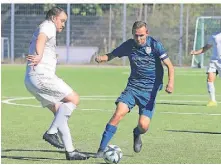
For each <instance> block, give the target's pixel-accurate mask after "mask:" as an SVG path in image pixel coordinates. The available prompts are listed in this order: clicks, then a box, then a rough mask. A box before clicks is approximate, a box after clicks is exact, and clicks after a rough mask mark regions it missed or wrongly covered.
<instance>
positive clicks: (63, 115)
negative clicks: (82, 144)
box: [51, 102, 76, 152]
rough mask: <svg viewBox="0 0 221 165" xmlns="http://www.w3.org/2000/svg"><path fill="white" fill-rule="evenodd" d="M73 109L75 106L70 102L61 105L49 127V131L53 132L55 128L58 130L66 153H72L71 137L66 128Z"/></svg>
mask: <svg viewBox="0 0 221 165" xmlns="http://www.w3.org/2000/svg"><path fill="white" fill-rule="evenodd" d="M75 108H76V105H74V104H73V103H70V102H68V103H63V104H61V105H60V107H59V109H58V111H57V113H56V116H55V119H54V121H53V123H52V125H51V130H54V129H55V128H56V129H58V130H59V132H60V134H61V139H62V141H63V144H64V147H65V150H66V151H67V152H72V151H74V146H73V143H72V137H71V133H70V129H69V127H68V119H69V117H70V116H71V114H72V112H73V110H74V109H75Z"/></svg>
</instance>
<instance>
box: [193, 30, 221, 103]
mask: <svg viewBox="0 0 221 165" xmlns="http://www.w3.org/2000/svg"><path fill="white" fill-rule="evenodd" d="M211 47H212V48H213V51H212V56H211V57H210V62H209V66H208V69H207V75H208V76H207V88H208V92H209V95H210V101H209V102H208V104H207V106H217V102H216V97H215V86H214V81H215V79H216V75H217V74H219V77H220V78H221V32H216V33H214V34H213V35H211V36H210V38H209V41H208V43H207V44H206V45H205V46H204V47H202V48H201V49H199V50H192V51H191V54H192V55H199V54H201V53H204V52H206V51H207V50H209V49H210V48H211Z"/></svg>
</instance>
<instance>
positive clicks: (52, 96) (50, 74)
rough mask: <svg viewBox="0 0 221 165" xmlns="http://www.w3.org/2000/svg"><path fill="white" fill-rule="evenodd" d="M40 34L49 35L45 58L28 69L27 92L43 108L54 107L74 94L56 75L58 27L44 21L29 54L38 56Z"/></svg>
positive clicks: (34, 36)
mask: <svg viewBox="0 0 221 165" xmlns="http://www.w3.org/2000/svg"><path fill="white" fill-rule="evenodd" d="M40 33H44V34H46V35H47V38H48V39H47V42H46V44H45V47H44V52H43V57H42V59H41V61H40V63H38V65H37V66H35V67H34V70H33V67H30V66H28V65H27V67H26V75H25V86H26V88H27V90H28V91H29V92H30V93H31V94H32V95H33V96H35V98H36V99H37V100H38V101H40V102H41V104H42V106H43V107H46V106H48V105H54V104H56V103H58V102H60V101H61V100H62V99H63V98H64V97H66V96H67V95H69V94H70V93H72V89H71V87H70V86H69V85H68V84H66V83H65V82H64V81H63V80H62V79H60V78H58V77H57V76H56V74H55V70H56V64H57V58H56V53H55V47H56V27H55V25H54V23H53V22H51V21H47V20H46V21H44V22H42V24H40V25H39V27H38V28H37V29H36V31H35V32H34V34H33V36H32V40H31V43H30V47H29V54H33V55H36V40H37V37H38V35H39V34H40ZM28 63H29V62H28Z"/></svg>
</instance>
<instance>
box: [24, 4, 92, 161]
mask: <svg viewBox="0 0 221 165" xmlns="http://www.w3.org/2000/svg"><path fill="white" fill-rule="evenodd" d="M66 20H67V14H66V12H65V11H64V10H63V9H62V8H59V7H54V8H52V9H51V10H49V11H48V12H47V15H46V20H45V21H43V22H42V23H41V24H40V25H39V27H38V28H37V29H36V31H35V32H34V34H33V36H32V39H31V42H30V47H29V55H27V57H26V59H27V61H28V62H27V67H26V75H25V86H26V88H27V90H28V91H29V92H30V93H31V94H32V95H34V96H35V98H36V99H37V100H38V101H40V102H41V104H42V106H43V107H47V108H48V109H49V110H51V111H52V112H53V113H54V116H55V117H54V120H53V122H52V124H51V127H50V128H49V129H48V130H47V131H46V132H45V134H44V135H43V139H44V140H45V141H47V142H49V143H50V144H51V145H53V146H55V147H57V148H65V150H66V152H65V153H66V159H67V160H85V159H88V156H87V155H85V154H83V153H80V152H78V151H77V150H76V149H75V148H74V147H73V144H72V137H71V133H70V129H69V127H68V119H69V118H70V116H71V114H72V112H73V110H74V109H76V107H77V105H78V103H79V96H78V94H77V93H76V92H75V91H73V90H72V89H71V87H70V86H69V85H67V84H66V83H65V82H64V81H63V80H62V79H60V78H58V77H57V76H56V74H55V71H56V63H57V58H56V53H55V47H56V32H61V31H62V30H63V29H64V27H65V22H66ZM58 132H59V134H60V136H61V139H62V142H63V144H62V143H61V142H60V141H59V137H58V135H57V133H58Z"/></svg>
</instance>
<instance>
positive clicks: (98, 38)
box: [1, 4, 221, 67]
mask: <svg viewBox="0 0 221 165" xmlns="http://www.w3.org/2000/svg"><path fill="white" fill-rule="evenodd" d="M53 6H59V7H62V8H63V9H65V10H66V11H67V13H68V15H69V17H68V21H67V24H66V28H65V30H64V31H63V32H62V33H60V34H57V54H58V64H70V65H72V64H73V65H75V64H79V65H81V64H83V65H85V64H86V65H92V64H94V56H95V55H97V54H99V55H102V54H105V53H108V52H110V51H112V50H113V49H114V48H115V47H117V46H119V45H120V44H121V43H122V42H123V41H126V40H127V39H129V38H131V37H132V34H131V28H132V25H133V23H134V22H135V21H137V20H143V21H145V22H147V24H148V27H149V31H150V35H151V36H153V37H154V38H156V39H157V40H159V41H161V42H162V43H163V45H164V47H165V49H166V50H167V52H168V55H169V56H170V58H171V60H172V61H173V63H174V65H175V66H183V67H186V66H191V65H192V66H193V65H194V66H196V65H195V64H193V63H192V56H190V54H189V52H190V51H191V50H192V49H198V48H200V47H201V46H202V45H203V44H204V43H205V42H206V41H207V39H208V36H209V35H211V33H212V32H215V31H220V30H221V4H1V62H2V63H16V64H20V63H25V60H24V56H25V54H27V53H28V47H29V42H30V39H31V37H32V33H33V32H34V30H35V29H36V28H37V26H38V25H39V24H40V23H41V22H42V21H43V20H44V19H45V15H46V13H47V11H48V10H49V9H50V8H51V7H53ZM209 56H210V53H208V54H205V55H204V56H201V57H200V58H199V59H200V60H203V63H204V65H206V63H207V62H206V59H209ZM202 57H203V58H202ZM199 59H198V60H199ZM201 63H202V61H200V62H199V61H198V64H201ZM128 64H129V63H128V59H127V58H121V59H118V58H116V59H114V60H113V61H111V62H108V64H107V65H120V66H124V65H128ZM196 64H197V60H196ZM198 67H201V66H199V65H198Z"/></svg>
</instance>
